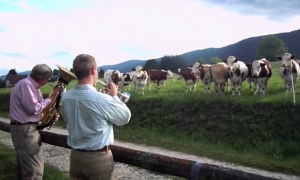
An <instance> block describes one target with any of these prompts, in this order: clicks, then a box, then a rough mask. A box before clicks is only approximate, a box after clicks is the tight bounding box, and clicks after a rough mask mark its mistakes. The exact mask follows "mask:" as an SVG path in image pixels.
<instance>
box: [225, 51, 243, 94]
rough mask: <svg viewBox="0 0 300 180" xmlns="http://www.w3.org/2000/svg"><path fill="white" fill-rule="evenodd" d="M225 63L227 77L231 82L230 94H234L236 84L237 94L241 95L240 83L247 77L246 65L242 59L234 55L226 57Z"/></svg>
mask: <svg viewBox="0 0 300 180" xmlns="http://www.w3.org/2000/svg"><path fill="white" fill-rule="evenodd" d="M227 65H228V66H229V69H230V71H229V73H230V74H229V75H230V76H229V77H230V82H231V91H232V95H235V90H236V86H238V95H239V96H240V95H241V90H242V84H243V82H244V81H245V80H246V78H247V77H248V67H247V66H246V64H245V63H244V62H243V61H240V60H239V59H237V58H236V57H234V56H229V57H228V58H227Z"/></svg>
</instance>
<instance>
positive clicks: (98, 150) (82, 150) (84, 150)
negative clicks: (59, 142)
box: [74, 145, 110, 152]
mask: <svg viewBox="0 0 300 180" xmlns="http://www.w3.org/2000/svg"><path fill="white" fill-rule="evenodd" d="M74 150H76V151H81V152H105V151H109V150H110V145H108V146H104V147H103V148H102V149H96V150H86V149H74Z"/></svg>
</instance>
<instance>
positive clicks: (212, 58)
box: [209, 57, 222, 64]
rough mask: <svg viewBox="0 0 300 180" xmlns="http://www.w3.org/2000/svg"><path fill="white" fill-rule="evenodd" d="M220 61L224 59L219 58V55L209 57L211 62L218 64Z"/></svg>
mask: <svg viewBox="0 0 300 180" xmlns="http://www.w3.org/2000/svg"><path fill="white" fill-rule="evenodd" d="M219 62H222V60H221V59H220V58H218V57H211V58H210V59H209V64H217V63H219Z"/></svg>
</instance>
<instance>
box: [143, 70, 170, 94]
mask: <svg viewBox="0 0 300 180" xmlns="http://www.w3.org/2000/svg"><path fill="white" fill-rule="evenodd" d="M147 73H148V76H149V79H148V82H147V83H148V87H149V90H151V87H152V82H156V83H157V88H158V89H160V85H162V86H163V87H162V88H163V90H165V88H166V82H167V79H173V78H174V76H173V73H172V72H171V71H170V70H167V71H165V70H156V69H149V70H147Z"/></svg>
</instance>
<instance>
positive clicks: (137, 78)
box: [132, 65, 149, 95]
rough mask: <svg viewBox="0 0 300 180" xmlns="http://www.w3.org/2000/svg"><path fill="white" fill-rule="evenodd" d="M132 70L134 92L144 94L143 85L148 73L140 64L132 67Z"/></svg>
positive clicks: (145, 83) (145, 82)
mask: <svg viewBox="0 0 300 180" xmlns="http://www.w3.org/2000/svg"><path fill="white" fill-rule="evenodd" d="M132 71H135V73H134V75H133V79H132V83H133V84H134V86H135V92H138V93H139V94H140V93H141V94H142V95H144V91H145V86H146V85H147V81H148V77H149V76H148V73H147V71H146V70H145V69H144V68H143V67H142V66H140V65H138V66H137V67H135V68H132Z"/></svg>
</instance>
